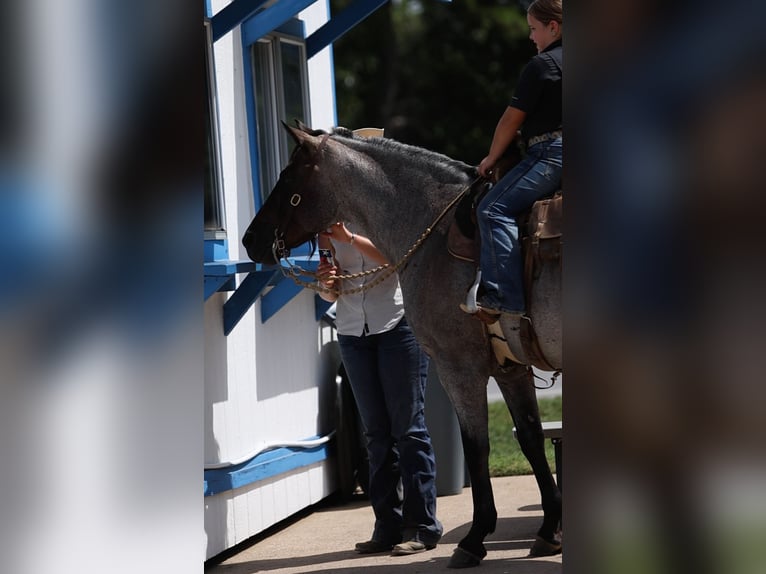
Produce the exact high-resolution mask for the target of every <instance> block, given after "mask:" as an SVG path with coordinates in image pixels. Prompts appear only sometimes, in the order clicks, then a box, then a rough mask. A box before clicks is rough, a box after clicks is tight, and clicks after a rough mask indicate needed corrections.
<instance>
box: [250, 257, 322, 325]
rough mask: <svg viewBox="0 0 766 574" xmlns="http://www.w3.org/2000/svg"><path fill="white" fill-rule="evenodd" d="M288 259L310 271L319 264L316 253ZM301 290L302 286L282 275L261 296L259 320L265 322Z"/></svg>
mask: <svg viewBox="0 0 766 574" xmlns="http://www.w3.org/2000/svg"><path fill="white" fill-rule="evenodd" d="M290 261H291V262H292V263H293V264H295V265H300V266H301V267H302V268H304V269H308V270H310V271H315V270H316V268H317V266H318V265H319V258H318V257H317V256H316V255H315V256H313V257H311V258H308V257H290ZM301 291H303V287H301V286H300V285H298V284H297V283H295V281H293V280H292V279H288V278H287V277H284V276H282V278H281V279H280V280H279V282H278V283H276V285H274V288H273V289H272V290H271V291H269V292H268V293H266V294H265V295H264V296H263V297H261V322H262V323H265V322H266V321H268V320H269V319H271V318H272V317H273V316H274V315H276V314H277V312H278V311H279V310H280V309H282V307H284V306H285V305H287V304H288V303H289V302H290V301H292V300H293V299H294V298H295V296H296V295H298V293H300V292H301ZM320 317H321V315H320Z"/></svg>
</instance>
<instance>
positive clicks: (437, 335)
mask: <svg viewBox="0 0 766 574" xmlns="http://www.w3.org/2000/svg"><path fill="white" fill-rule="evenodd" d="M283 125H284V127H285V128H286V129H287V130H288V132H289V134H290V136H291V137H292V138H293V139H294V141H295V144H296V147H295V148H294V150H293V152H292V155H291V157H290V160H289V162H288V164H287V166H286V167H285V168H284V170H283V171H282V172H281V174H280V177H279V180H278V181H277V183H276V185H275V187H274V189H273V190H272V193H271V195H270V196H269V197H268V199H267V201H266V202H265V203H264V204H263V206H262V207H261V209H260V210H259V211H258V213H257V214H256V215H255V217H254V219H253V220H252V222H251V223H250V225H249V227H248V228H247V230H246V232H245V234H244V235H243V238H242V244H243V246H244V247H245V249H246V250H247V254H248V256H249V257H250V258H251V259H252V260H253V261H256V262H260V263H264V264H277V263H278V260H280V259H281V258H282V257H284V256H285V255H286V254H287V253H289V251H288V250H289V249H290V248H293V247H296V246H298V245H301V244H303V243H306V242H312V245H313V242H314V241H315V239H316V235H317V233H318V232H320V231H322V230H325V229H327V228H328V227H330V226H331V225H332V224H333V223H335V222H337V221H345V222H349V223H352V224H353V225H354V226H355V229H358V230H359V231H360V233H363V234H364V235H366V236H367V237H369V238H370V239H371V240H372V241H373V243H374V244H375V246H376V247H377V248H378V249H379V250H380V251H381V253H383V254H384V255H385V257H386V258H387V259H388V261H390V262H392V263H391V265H390V266H389V268H387V270H388V272H391V271H392V270H395V271H396V272H397V273H398V275H399V282H400V285H401V289H402V296H403V299H404V306H405V309H406V312H407V318H408V321H409V323H410V325H411V326H412V329H413V331H414V333H415V335H416V337H417V339H418V341H419V342H420V344H421V346H422V347H423V349H424V351H425V352H426V353H427V354H428V355H429V357H431V360H432V361H433V362H434V363H435V367H436V371H437V374H438V376H439V379H440V381H441V383H442V386H443V387H444V389H445V391H446V393H447V395H448V396H449V398H450V400H451V402H452V405H453V406H454V409H455V413H456V414H457V419H458V423H459V426H460V433H461V437H462V441H463V451H464V455H465V461H466V465H467V468H468V472H469V476H470V480H471V487H472V499H473V519H472V523H471V528H470V530H469V532H468V534H467V535H466V536H465V537H464V538H463V539H462V540H461V541H460V542H459V543H458V546H457V548H456V549H455V551H454V553H453V555H452V556H451V558H450V562H449V567H451V568H464V567H471V566H477V565H479V564H480V563H481V560H483V559H484V558H485V557H486V555H487V551H486V548H485V546H484V539H485V537H486V536H487V535H488V534H490V533H492V532H494V530H495V526H496V522H497V510H496V507H495V502H494V495H493V492H492V484H491V482H490V475H489V433H488V407H487V393H486V386H487V383H488V380H489V377H490V376H492V377H494V378H495V380H496V381H497V384H498V386H499V387H500V390H501V393H502V395H503V398H504V400H505V402H506V404H507V406H508V409H509V411H510V413H511V416H512V418H513V421H514V424H515V426H516V430H517V437H518V440H519V443H520V446H521V449H522V452H523V453H524V455H525V456H526V458H527V459H528V460H529V463H530V465H531V467H532V470H533V472H534V474H535V478H536V480H537V484H538V487H539V489H540V495H541V501H542V509H543V522H542V525H541V526H540V528H539V530H538V531H537V536H536V539H535V542H534V544H533V546H532V548H531V550H530V555H531V556H542V555H550V554H556V553H558V552H560V551H561V491H560V490H559V488H558V486H557V485H556V482H555V480H554V478H553V475H552V473H551V469H550V467H549V465H548V462H547V459H546V456H545V450H544V437H543V430H542V424H541V421H540V415H539V411H538V405H537V396H536V394H535V386H534V378H533V374H532V370H531V367H530V366H529V365H524V364H521V363H512V364H510V365H507V364H506V365H505V366H504V367H502V368H501V367H500V365H499V364H498V362H497V360H496V359H495V358H494V356H493V354H492V352H491V350H490V344H489V342H488V335H487V332H486V329H485V328H484V325H483V324H482V323H481V322H480V321H478V320H477V319H476V318H474V317H472V316H470V315H469V314H466V313H465V312H463V311H462V310H461V309H460V308H459V303H460V301H461V300H463V299H464V298H465V294H466V292H467V291H468V289H469V288H470V287H471V284H472V283H473V281H474V273H475V267H474V265H473V264H468V263H466V262H464V261H461V260H459V259H456V258H455V257H452V256H451V255H450V254H449V253H448V250H447V235H448V228H449V225H450V221H449V218H448V217H444V215H445V214H446V213H447V212H449V211H450V210H451V209H452V206H453V205H454V204H455V199H456V198H457V197H458V196H460V195H461V194H463V193H464V192H465V190H466V189H467V188H468V186H470V185H471V183H472V182H473V181H475V180H476V178H477V176H478V174H477V171H476V168H475V167H474V166H470V165H468V164H465V163H463V162H461V161H458V160H454V159H451V158H449V157H447V156H445V155H442V154H439V153H437V152H433V151H430V150H426V149H424V148H419V147H416V146H412V145H408V144H404V143H401V142H398V141H395V140H392V139H388V138H362V137H359V136H355V135H354V134H353V132H351V131H350V130H347V129H345V128H334V129H333V130H331V131H330V132H324V131H322V130H311V129H309V128H307V127H306V126H304V125H302V124H300V123H299V124H298V127H297V128H294V127H291V126H289V125H287V124H284V123H283ZM394 262H395V263H394ZM541 299H544V298H541ZM534 311H535V310H534V309H532V310H531V312H534ZM504 317H505V316H504ZM501 324H502V327H503V330H504V331H505V329H506V328H509V329H513V328H517V325H512V324H511V325H506V324H505V323H503V320H502V319H501ZM542 324H544V325H553V324H558V325H560V320H559V318H558V317H544V320H543V321H542ZM557 338H558V340H559V341H560V337H559V336H558V335H556V334H551V335H544V336H543V337H541V339H545V340H547V341H548V342H551V341H553V342H555V341H556V340H557ZM554 354H555V353H554ZM559 357H560V353H559ZM553 362H554V363H557V362H558V363H560V360H557V359H553ZM553 366H554V367H556V368H560V365H558V364H556V365H553ZM437 465H438V461H437Z"/></svg>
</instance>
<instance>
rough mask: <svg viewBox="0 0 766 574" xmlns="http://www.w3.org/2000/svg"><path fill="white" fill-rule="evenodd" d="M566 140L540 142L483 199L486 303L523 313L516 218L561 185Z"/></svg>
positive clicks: (521, 263) (480, 221)
mask: <svg viewBox="0 0 766 574" xmlns="http://www.w3.org/2000/svg"><path fill="white" fill-rule="evenodd" d="M562 157H563V156H562V139H561V138H558V139H555V140H550V141H546V142H542V143H539V144H536V145H534V146H532V147H531V148H529V149H528V150H527V155H526V156H525V157H524V159H523V160H522V161H521V162H519V163H518V164H517V165H516V166H515V167H514V168H513V169H512V170H511V171H509V172H508V173H507V174H505V176H504V177H503V178H502V179H501V180H500V181H498V182H497V183H496V184H495V185H494V186H493V187H492V188H491V189H490V190H489V191H488V192H487V194H486V195H485V196H484V198H483V199H482V200H481V201H480V202H479V206H478V209H477V211H476V213H477V219H478V227H479V233H480V236H481V253H480V256H479V257H480V267H481V282H482V286H483V287H484V294H483V296H482V297H481V299H480V301H481V304H482V305H483V306H485V307H488V308H490V309H495V310H498V311H505V312H507V313H523V312H524V311H525V310H526V309H525V301H524V277H523V267H524V260H523V253H522V249H521V241H520V238H519V227H518V225H517V223H516V217H517V216H518V215H520V214H521V213H523V212H524V211H526V210H527V209H529V208H530V207H532V204H533V203H534V202H535V201H537V200H538V199H540V198H543V197H545V196H547V195H551V194H553V193H554V192H555V191H556V190H558V189H559V188H560V186H561V168H562V163H563V161H562Z"/></svg>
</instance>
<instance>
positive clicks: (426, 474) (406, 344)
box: [317, 223, 442, 555]
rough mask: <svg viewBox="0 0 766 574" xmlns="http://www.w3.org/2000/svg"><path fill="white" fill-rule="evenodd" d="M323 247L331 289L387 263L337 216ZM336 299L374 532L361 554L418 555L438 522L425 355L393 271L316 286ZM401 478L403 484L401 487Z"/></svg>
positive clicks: (434, 538) (436, 532)
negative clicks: (378, 279) (377, 279)
mask: <svg viewBox="0 0 766 574" xmlns="http://www.w3.org/2000/svg"><path fill="white" fill-rule="evenodd" d="M319 247H320V249H326V248H332V252H333V259H334V261H329V260H324V258H320V263H319V266H318V268H317V275H318V277H320V280H319V282H320V284H321V285H322V286H324V287H326V288H328V289H337V288H338V287H341V288H343V289H344V290H345V291H350V290H352V289H353V288H355V287H359V286H360V285H361V284H363V283H364V279H363V278H361V279H354V280H351V279H343V280H342V281H341V280H338V279H336V275H337V274H338V270H339V269H342V270H343V273H344V274H352V273H359V272H361V271H364V270H367V269H370V268H372V267H376V266H378V265H379V264H382V263H386V260H385V257H383V255H382V254H381V253H380V252H379V251H378V250H377V248H376V247H375V246H374V245H373V244H372V242H371V241H370V240H369V239H367V238H366V237H361V236H359V235H356V234H354V233H352V232H351V231H349V229H348V228H347V227H346V226H345V225H344V224H343V223H337V224H335V225H333V226H332V228H331V229H329V230H328V231H326V232H323V233H320V235H319ZM320 296H321V297H322V298H323V299H325V300H326V301H337V309H336V326H337V329H338V342H339V344H340V353H341V359H342V360H343V364H344V366H345V367H346V372H347V373H348V377H349V383H350V384H351V390H352V391H353V393H354V398H355V399H356V403H357V406H358V408H359V413H360V415H361V418H362V423H363V425H364V428H365V437H366V438H367V445H366V446H367V453H368V458H369V461H370V484H369V488H368V493H369V495H370V503H371V504H372V509H373V511H374V513H375V526H374V528H373V532H372V537H371V538H370V540H368V541H365V542H359V543H357V544H356V551H357V552H359V553H361V554H371V553H376V552H389V551H391V553H392V554H394V555H406V554H416V553H418V552H424V551H426V550H430V549H432V548H434V547H435V546H436V543H437V542H438V541H439V539H440V538H441V535H442V525H441V523H440V522H439V520H437V518H436V462H435V458H434V451H433V447H432V446H431V437H430V435H429V434H428V430H427V428H426V424H425V410H424V409H425V405H424V403H425V386H426V379H427V377H428V357H427V356H426V354H425V353H423V352H422V351H421V349H420V347H419V345H418V343H417V341H416V340H415V336H414V335H413V333H412V329H411V328H410V326H409V325H408V323H407V319H406V317H405V316H404V306H403V304H402V293H401V289H400V288H399V280H398V278H397V276H396V275H392V276H390V277H389V278H387V279H386V280H385V281H383V282H382V283H380V284H379V285H376V286H375V287H374V288H373V289H370V290H369V291H366V292H359V293H352V294H343V295H340V296H338V295H337V294H336V293H334V292H320ZM400 481H401V489H400V486H399V484H400Z"/></svg>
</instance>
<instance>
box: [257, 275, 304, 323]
mask: <svg viewBox="0 0 766 574" xmlns="http://www.w3.org/2000/svg"><path fill="white" fill-rule="evenodd" d="M301 291H303V287H301V286H300V285H298V284H297V283H295V281H293V280H291V279H287V278H286V277H282V278H281V280H280V281H279V283H277V284H276V285H275V286H274V288H273V289H272V290H271V291H269V292H268V293H266V294H265V295H264V296H263V297H261V322H262V323H265V322H266V321H268V320H269V319H271V318H272V317H273V316H274V315H276V314H277V312H278V311H279V310H280V309H281V308H282V307H284V306H285V305H287V304H288V303H289V302H290V301H292V300H293V298H295V296H296V295H297V294H298V293H300V292H301Z"/></svg>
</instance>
